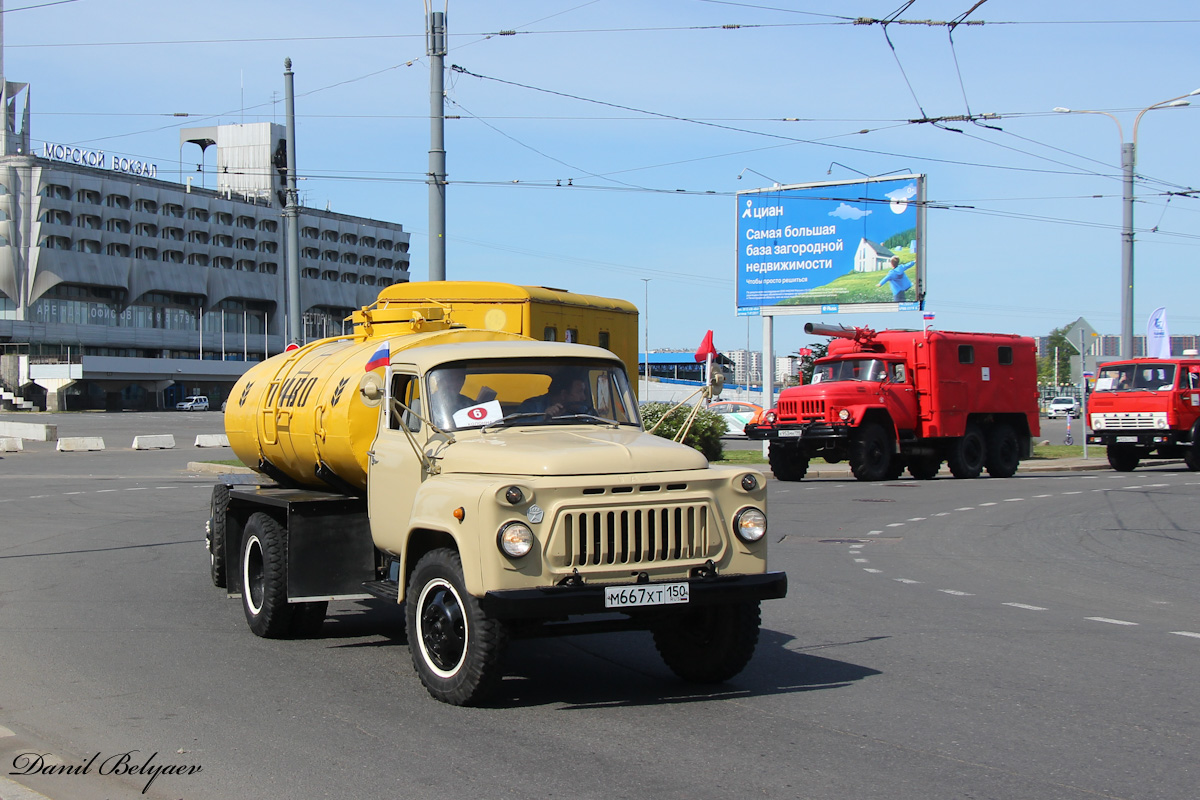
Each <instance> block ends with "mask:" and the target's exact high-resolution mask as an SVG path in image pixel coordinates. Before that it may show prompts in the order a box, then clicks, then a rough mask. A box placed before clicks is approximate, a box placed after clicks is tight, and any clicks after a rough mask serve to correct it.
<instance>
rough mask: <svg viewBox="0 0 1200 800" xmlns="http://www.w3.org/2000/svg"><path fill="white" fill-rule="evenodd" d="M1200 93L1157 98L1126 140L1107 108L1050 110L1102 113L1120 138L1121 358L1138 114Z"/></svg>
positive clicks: (1128, 353)
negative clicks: (1112, 123) (1109, 120)
mask: <svg viewBox="0 0 1200 800" xmlns="http://www.w3.org/2000/svg"><path fill="white" fill-rule="evenodd" d="M1198 94H1200V89H1195V90H1193V91H1190V92H1188V93H1187V94H1181V95H1180V96H1179V97H1172V98H1170V99H1169V100H1161V101H1159V102H1157V103H1154V104H1152V105H1148V106H1146V107H1145V108H1143V109H1142V110H1141V111H1139V112H1138V115H1137V117H1136V118H1134V120H1133V136H1132V138H1131V139H1130V140H1129V141H1128V142H1126V141H1125V133H1124V131H1123V130H1122V129H1121V121H1120V120H1119V119H1117V118H1116V116H1115V115H1113V114H1110V113H1109V112H1107V111H1085V110H1080V109H1071V108H1063V107H1062V106H1058V107H1057V108H1055V109H1054V110H1055V111H1057V112H1058V113H1060V114H1102V115H1104V116H1106V117H1108V118H1109V119H1111V120H1112V121H1113V122H1115V123H1116V124H1117V136H1118V137H1120V139H1121V187H1122V189H1121V207H1122V212H1121V357H1122V358H1132V357H1133V177H1134V167H1135V165H1136V164H1137V131H1138V125H1139V124H1140V123H1141V121H1142V115H1143V114H1145V113H1146V112H1147V111H1154V110H1156V109H1160V108H1179V107H1181V106H1186V105H1190V103H1188V101H1187V98H1189V97H1194V96H1196V95H1198Z"/></svg>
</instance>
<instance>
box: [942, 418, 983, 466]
mask: <svg viewBox="0 0 1200 800" xmlns="http://www.w3.org/2000/svg"><path fill="white" fill-rule="evenodd" d="M986 457H987V445H986V444H985V443H984V441H983V433H982V432H981V431H980V430H979V426H978V425H976V424H975V423H973V422H972V423H970V424H969V425H967V429H966V430H965V431H963V435H962V437H961V438H959V439H958V440H956V441H955V442H954V444H953V445H952V446H951V448H950V457H949V458H948V459H946V460H947V462H948V463H949V465H950V472H951V473H953V475H954V477H956V478H978V477H979V473H981V472H983V462H984V459H985V458H986Z"/></svg>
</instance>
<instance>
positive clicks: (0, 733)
mask: <svg viewBox="0 0 1200 800" xmlns="http://www.w3.org/2000/svg"><path fill="white" fill-rule="evenodd" d="M6 736H16V734H15V733H13V732H12V731H10V730H9V729H8V728H6V727H4V726H3V725H0V739H3V738H4V737H6Z"/></svg>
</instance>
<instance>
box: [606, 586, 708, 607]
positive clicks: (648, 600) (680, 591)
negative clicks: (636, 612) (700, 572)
mask: <svg viewBox="0 0 1200 800" xmlns="http://www.w3.org/2000/svg"><path fill="white" fill-rule="evenodd" d="M687 601H688V585H687V584H686V583H655V584H644V585H639V586H605V587H604V607H605V608H633V607H635V606H666V605H673V604H675V603H686V602H687Z"/></svg>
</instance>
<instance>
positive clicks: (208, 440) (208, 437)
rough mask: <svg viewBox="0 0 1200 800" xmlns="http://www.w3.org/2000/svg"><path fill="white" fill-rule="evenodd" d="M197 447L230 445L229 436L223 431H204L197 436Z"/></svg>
mask: <svg viewBox="0 0 1200 800" xmlns="http://www.w3.org/2000/svg"><path fill="white" fill-rule="evenodd" d="M196 447H229V437H228V436H226V435H225V434H223V433H202V434H200V435H199V436H197V437H196Z"/></svg>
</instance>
